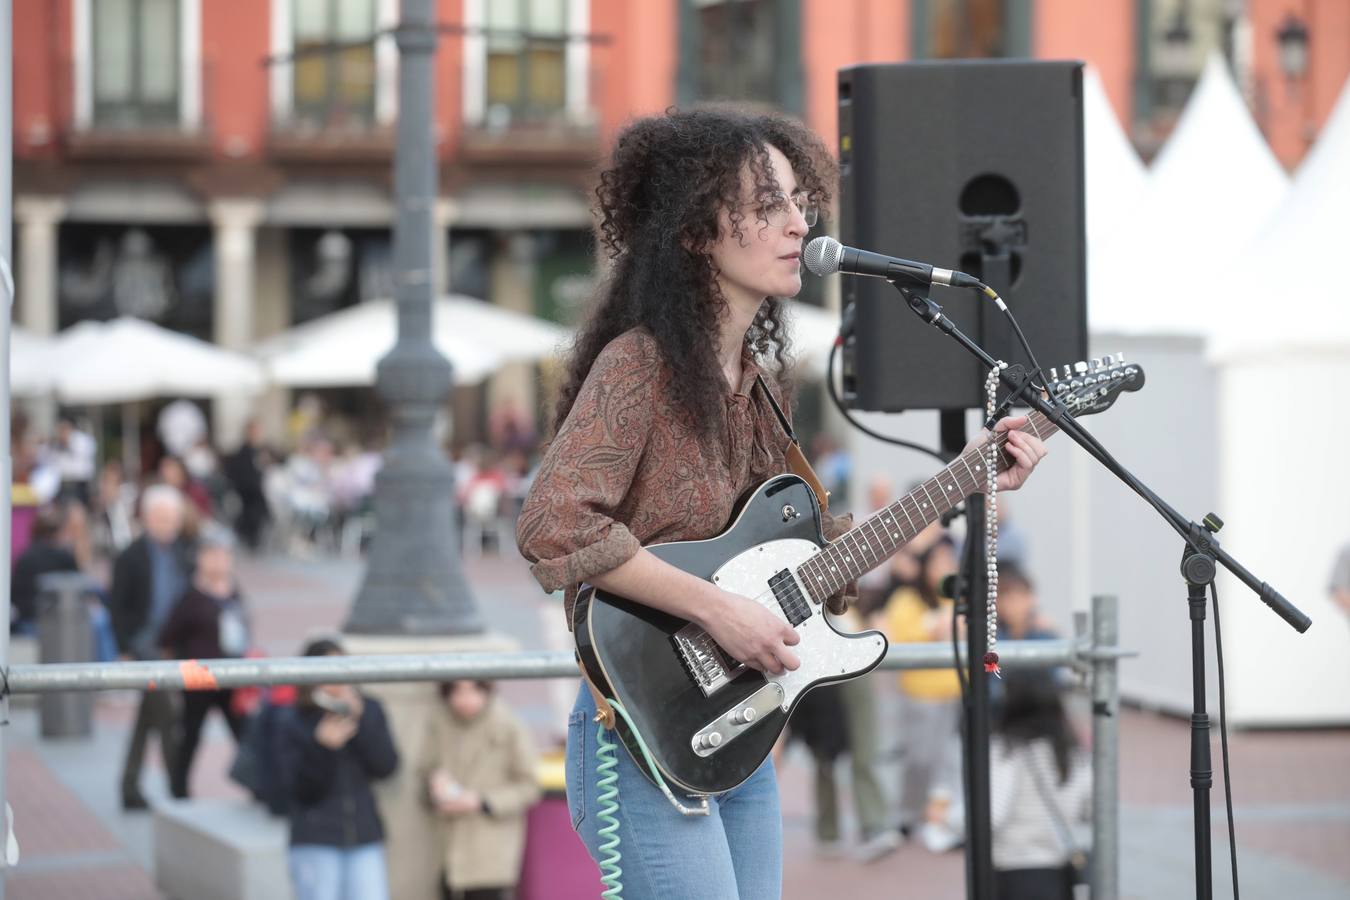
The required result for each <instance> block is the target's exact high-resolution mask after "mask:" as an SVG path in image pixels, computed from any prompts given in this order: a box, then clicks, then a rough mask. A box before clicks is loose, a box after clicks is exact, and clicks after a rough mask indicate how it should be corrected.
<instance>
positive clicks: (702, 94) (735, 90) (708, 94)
mask: <svg viewBox="0 0 1350 900" xmlns="http://www.w3.org/2000/svg"><path fill="white" fill-rule="evenodd" d="M803 80H804V78H803V75H802V63H801V0H680V69H679V83H678V93H679V102H680V103H695V102H699V101H703V100H725V101H732V102H739V103H759V104H764V105H767V106H773V107H778V108H780V109H784V110H787V111H788V112H791V113H800V112H801V107H802V82H803Z"/></svg>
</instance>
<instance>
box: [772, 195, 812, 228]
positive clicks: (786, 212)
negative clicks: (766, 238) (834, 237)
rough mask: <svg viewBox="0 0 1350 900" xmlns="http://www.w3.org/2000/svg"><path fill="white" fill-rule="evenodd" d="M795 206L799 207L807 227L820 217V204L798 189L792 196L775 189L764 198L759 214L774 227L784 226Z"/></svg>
mask: <svg viewBox="0 0 1350 900" xmlns="http://www.w3.org/2000/svg"><path fill="white" fill-rule="evenodd" d="M793 206H795V207H797V211H798V212H800V213H801V214H802V218H803V219H805V220H806V227H807V228H811V227H813V226H814V225H815V224H816V220H817V219H819V218H820V206H819V204H817V203H816V201H814V200H812V199H811V198H810V196H809V195H808V194H806V193H805V192H803V191H798V192H797V193H795V194H793V195H792V196H791V197H789V196H788V195H787V194H784V193H783V192H782V191H774V192H773V193H772V194H769V195H767V196H766V197H765V198H764V202H763V203H762V204H761V205H760V207H759V214H760V215H761V216H763V217H764V219H765V220H766V221H767V222H768V223H769V224H770V225H772V226H773V227H774V228H782V227H783V226H784V225H786V224H787V223H788V221H789V220H790V219H791V218H792V207H793Z"/></svg>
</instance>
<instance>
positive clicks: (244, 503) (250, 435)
mask: <svg viewBox="0 0 1350 900" xmlns="http://www.w3.org/2000/svg"><path fill="white" fill-rule="evenodd" d="M263 454H264V451H263V442H262V423H260V422H259V421H258V420H257V419H252V420H250V421H249V423H248V427H247V428H245V429H244V441H243V443H241V444H240V445H239V449H238V450H236V451H234V453H232V454H230V455H229V456H227V457H226V458H225V462H224V472H225V477H226V479H228V480H229V482H230V486H231V487H233V488H234V492H235V494H236V495H237V496H238V497H239V514H238V516H237V517H236V518H235V520H234V530H235V533H236V534H238V535H239V539H240V540H241V541H243V542H244V546H245V547H247V548H248V549H249V550H251V551H256V550H257V549H258V548H259V547H260V546H261V545H262V531H263V527H264V526H266V524H267V520H268V519H270V518H271V511H270V510H269V509H268V506H267V495H266V494H265V493H264V492H263V470H264V463H263Z"/></svg>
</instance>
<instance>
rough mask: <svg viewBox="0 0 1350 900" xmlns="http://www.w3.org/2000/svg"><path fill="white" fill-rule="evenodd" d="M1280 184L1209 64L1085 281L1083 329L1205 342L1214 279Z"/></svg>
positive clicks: (1238, 102) (1216, 309) (1218, 311)
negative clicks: (1130, 211) (1122, 230)
mask: <svg viewBox="0 0 1350 900" xmlns="http://www.w3.org/2000/svg"><path fill="white" fill-rule="evenodd" d="M1288 183H1289V179H1288V178H1287V176H1286V175H1285V174H1284V170H1283V169H1282V168H1281V167H1280V164H1279V161H1278V160H1276V159H1275V156H1274V154H1272V153H1271V151H1270V148H1269V146H1267V144H1266V141H1265V139H1264V138H1263V137H1262V136H1261V133H1260V131H1259V130H1258V129H1257V127H1256V124H1255V123H1254V122H1253V121H1252V118H1251V114H1250V113H1249V112H1248V111H1247V106H1246V104H1245V102H1244V101H1243V99H1242V96H1241V95H1240V94H1239V93H1238V89H1237V86H1236V85H1235V84H1234V83H1233V79H1232V76H1230V75H1229V73H1228V69H1227V67H1226V65H1225V64H1224V62H1223V59H1222V58H1221V57H1220V56H1219V55H1217V54H1215V55H1213V56H1211V57H1210V59H1209V62H1208V63H1206V65H1205V71H1204V74H1203V75H1202V76H1201V78H1200V82H1199V84H1197V85H1196V88H1195V91H1194V92H1193V93H1192V95H1191V98H1190V100H1189V102H1188V103H1187V104H1186V109H1185V111H1184V112H1183V113H1182V115H1181V118H1180V120H1178V122H1177V126H1176V129H1175V130H1174V131H1173V132H1172V136H1171V137H1170V138H1169V139H1168V141H1167V144H1166V145H1164V147H1163V149H1162V151H1161V152H1160V153H1159V154H1158V157H1157V159H1156V160H1154V163H1153V167H1152V169H1151V170H1150V172H1149V178H1148V184H1147V188H1146V190H1145V192H1144V196H1143V198H1142V201H1141V203H1140V205H1139V206H1138V208H1137V215H1136V217H1135V221H1134V222H1131V223H1127V225H1126V227H1127V228H1128V229H1129V231H1128V238H1125V239H1120V240H1115V241H1113V242H1112V243H1111V245H1110V247H1109V250H1108V255H1109V256H1110V257H1112V259H1111V260H1110V261H1109V262H1102V263H1101V265H1102V267H1103V272H1102V273H1100V275H1103V276H1107V277H1094V280H1093V292H1092V294H1091V305H1090V313H1091V320H1090V325H1091V327H1092V329H1093V330H1094V331H1097V332H1102V331H1106V330H1111V331H1121V332H1126V333H1133V334H1142V333H1164V334H1178V335H1199V336H1208V335H1209V334H1211V333H1212V332H1213V330H1214V327H1215V324H1216V320H1217V319H1219V318H1221V317H1222V316H1224V315H1226V314H1228V312H1229V308H1228V299H1227V298H1226V297H1225V296H1224V295H1223V293H1222V291H1221V290H1220V288H1219V285H1218V284H1216V283H1215V273H1217V272H1221V271H1223V269H1224V268H1225V267H1226V266H1230V265H1233V264H1234V263H1235V261H1236V260H1237V259H1238V258H1239V257H1238V253H1239V252H1240V251H1241V250H1242V249H1243V248H1244V247H1246V246H1247V244H1248V243H1249V242H1250V241H1251V240H1252V238H1253V236H1254V235H1255V234H1256V233H1257V232H1258V230H1259V229H1260V228H1261V226H1262V225H1263V224H1264V223H1265V221H1266V220H1267V218H1268V217H1269V216H1270V214H1271V212H1272V211H1273V210H1274V209H1275V207H1276V206H1277V205H1278V204H1279V202H1280V200H1281V199H1282V198H1283V197H1284V195H1285V193H1286V191H1287V190H1288ZM1096 262H1098V261H1097V260H1095V259H1094V263H1096Z"/></svg>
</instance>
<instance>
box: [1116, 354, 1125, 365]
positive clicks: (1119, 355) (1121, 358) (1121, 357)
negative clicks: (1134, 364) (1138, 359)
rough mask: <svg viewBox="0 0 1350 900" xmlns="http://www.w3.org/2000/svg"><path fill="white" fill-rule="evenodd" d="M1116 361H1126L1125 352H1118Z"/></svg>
mask: <svg viewBox="0 0 1350 900" xmlns="http://www.w3.org/2000/svg"><path fill="white" fill-rule="evenodd" d="M1116 362H1117V363H1123V362H1125V354H1124V353H1117V354H1116Z"/></svg>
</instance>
